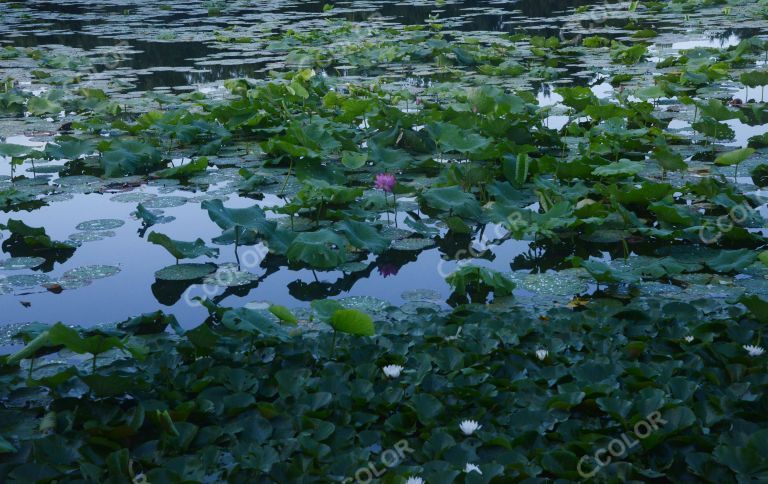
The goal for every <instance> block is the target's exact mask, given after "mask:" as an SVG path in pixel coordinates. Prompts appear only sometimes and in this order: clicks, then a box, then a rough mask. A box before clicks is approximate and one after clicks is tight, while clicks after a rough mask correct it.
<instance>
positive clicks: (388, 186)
mask: <svg viewBox="0 0 768 484" xmlns="http://www.w3.org/2000/svg"><path fill="white" fill-rule="evenodd" d="M395 183H397V180H395V175H392V174H390V173H379V174H378V175H376V184H375V185H374V187H375V188H378V189H380V190H384V191H385V192H389V193H392V189H393V188H395Z"/></svg>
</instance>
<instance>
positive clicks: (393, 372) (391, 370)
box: [381, 365, 403, 378]
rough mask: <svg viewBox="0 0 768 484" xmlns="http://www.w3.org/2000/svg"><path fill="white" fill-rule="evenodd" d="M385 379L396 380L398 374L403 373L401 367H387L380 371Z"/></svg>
mask: <svg viewBox="0 0 768 484" xmlns="http://www.w3.org/2000/svg"><path fill="white" fill-rule="evenodd" d="M381 371H383V372H384V374H385V375H386V376H387V378H397V377H399V376H400V372H401V371H403V367H402V366H400V365H387V366H385V367H384V368H382V369H381Z"/></svg>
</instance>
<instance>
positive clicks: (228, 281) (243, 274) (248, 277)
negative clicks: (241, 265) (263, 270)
mask: <svg viewBox="0 0 768 484" xmlns="http://www.w3.org/2000/svg"><path fill="white" fill-rule="evenodd" d="M258 278H259V277H258V276H257V275H256V274H254V273H252V272H248V271H240V270H238V269H237V265H236V264H223V265H222V266H220V267H219V269H218V270H217V271H216V272H215V273H213V274H211V275H209V276H208V277H206V278H205V279H204V280H203V283H204V284H207V285H209V286H219V287H237V286H245V285H246V284H250V283H252V282H253V281H255V280H256V279H258Z"/></svg>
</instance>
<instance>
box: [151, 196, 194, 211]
mask: <svg viewBox="0 0 768 484" xmlns="http://www.w3.org/2000/svg"><path fill="white" fill-rule="evenodd" d="M185 203H187V198H186V197H176V196H171V197H157V198H153V199H152V200H147V201H146V202H145V203H144V207H145V208H172V207H180V206H182V205H184V204H185Z"/></svg>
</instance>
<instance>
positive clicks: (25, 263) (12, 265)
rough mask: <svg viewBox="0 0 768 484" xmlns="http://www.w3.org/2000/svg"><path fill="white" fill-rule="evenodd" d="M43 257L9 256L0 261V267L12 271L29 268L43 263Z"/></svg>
mask: <svg viewBox="0 0 768 484" xmlns="http://www.w3.org/2000/svg"><path fill="white" fill-rule="evenodd" d="M44 262H45V259H43V258H42V257H11V258H10V259H5V260H2V261H0V269H3V270H6V271H13V270H19V269H31V268H33V267H37V266H39V265H40V264H42V263H44Z"/></svg>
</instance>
